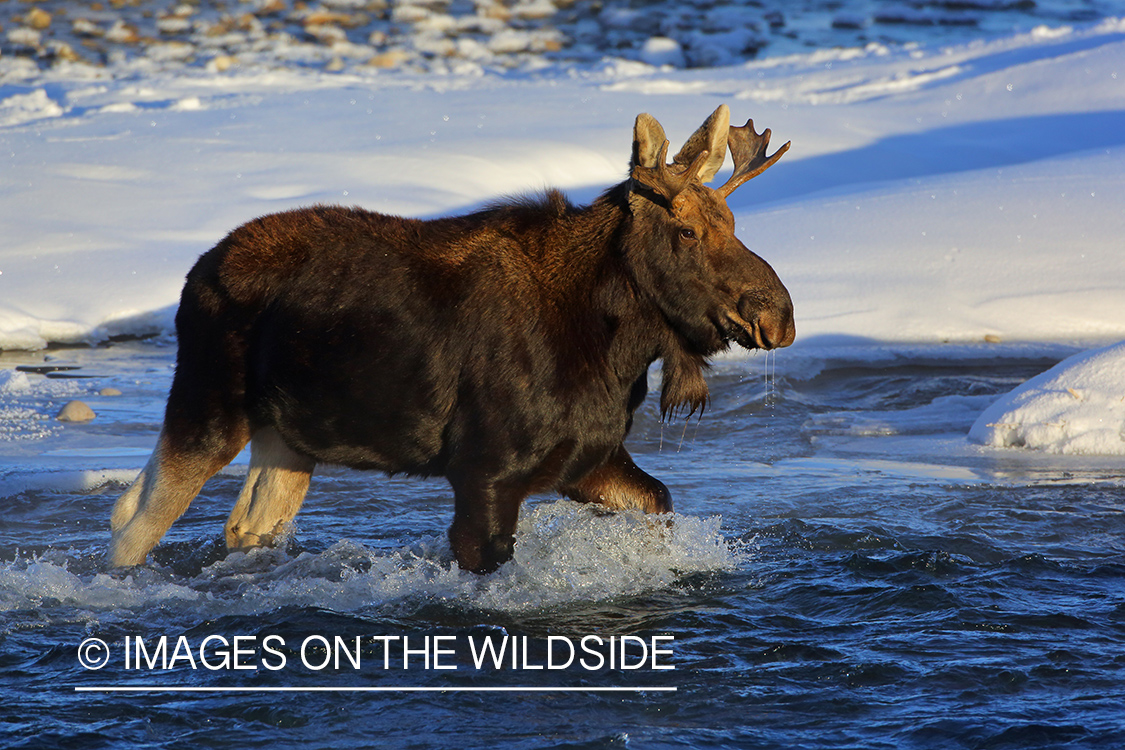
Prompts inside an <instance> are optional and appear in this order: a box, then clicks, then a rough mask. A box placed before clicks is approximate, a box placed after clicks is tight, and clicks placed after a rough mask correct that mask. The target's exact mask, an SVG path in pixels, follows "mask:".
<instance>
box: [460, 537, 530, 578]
mask: <svg viewBox="0 0 1125 750" xmlns="http://www.w3.org/2000/svg"><path fill="white" fill-rule="evenodd" d="M450 536H451V537H452V536H453V535H452V534H451V535H450ZM452 541H453V554H454V555H456V557H457V565H458V566H460V567H461V569H462V570H468V571H472V572H473V573H479V574H484V573H491V572H492V571H494V570H496V569H497V568H499V567H500V566H501V565H503V564H504V563H506V562H508V561H509V560H511V559H512V550H513V548H514V546H515V537H514V536H513V535H511V534H498V535H496V536H494V537H491V538H489V539H487V540H485V541H484V542H483V543H478V544H458V543H457V541H458V540H457V539H455V538H454V539H453V540H452Z"/></svg>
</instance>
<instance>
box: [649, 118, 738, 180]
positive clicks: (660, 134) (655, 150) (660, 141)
mask: <svg viewBox="0 0 1125 750" xmlns="http://www.w3.org/2000/svg"><path fill="white" fill-rule="evenodd" d="M723 132H724V133H725V132H726V131H725V130H724V131H723ZM666 140H668V139H667V138H665V137H664V128H662V127H660V123H658V122H657V121H656V118H655V117H653V116H652V115H650V114H648V113H644V112H642V113H641V114H639V115H637V122H636V124H634V125H633V162H632V164H630V165H629V166H630V171H632V167H646V168H647V169H653V168H655V167H656V166H657V162H658V160H659V159H660V150H661V148H662V147H663V146H664V142H665V141H666Z"/></svg>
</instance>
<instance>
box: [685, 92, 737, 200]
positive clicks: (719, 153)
mask: <svg viewBox="0 0 1125 750" xmlns="http://www.w3.org/2000/svg"><path fill="white" fill-rule="evenodd" d="M729 132H730V108H729V107H727V105H725V104H720V105H719V107H718V109H716V110H715V111H714V112H712V113H711V116H710V117H708V118H707V119H706V120H705V121H704V123H703V124H702V125H700V126H699V130H696V131H695V133H693V134H692V136H691V138H688V139H687V143H685V144H684V147H683V148H681V149H680V153H678V154H676V156H675V158H673V159H672V161H673V162H675V163H676V164H679V165H681V166H682V167H687V166H688V165H689V164H692V163H693V162H694V161H695V160H696V159H697V158H698V157H699V155H700V154H701V153H703V152H704V151H707V152H708V153H709V156H708V157H707V160H706V161H705V162H704V163H703V167H702V169H700V171H699V181H700V182H710V180H711V178H713V177H714V176H715V174H716V173H717V172H718V171H719V169H721V168H722V166H723V161H724V160H725V159H726V158H727V134H728V133H729Z"/></svg>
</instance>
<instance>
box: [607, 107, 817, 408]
mask: <svg viewBox="0 0 1125 750" xmlns="http://www.w3.org/2000/svg"><path fill="white" fill-rule="evenodd" d="M769 141H770V130H769V129H768V128H767V129H766V130H765V132H763V133H761V134H758V133H756V132H755V131H754V122H753V120H748V121H747V122H746V124H745V125H743V126H742V127H731V126H730V110H729V109H728V108H727V106H726V105H725V104H724V105H721V106H720V107H719V108H718V109H716V110H715V111H714V112H713V113H712V114H711V116H710V117H709V118H707V120H706V121H705V122H704V123H703V125H702V126H700V128H699V129H698V130H697V131H696V132H695V133H694V134H693V135H692V136H691V138H689V139H688V140H687V142H686V143H685V144H684V146H683V148H681V149H680V151H679V153H677V154H676V156H675V157H674V158H673V159H672V162H671V163H668V162H667V158H668V140H667V138H666V137H665V135H664V129H663V128H662V127H661V126H660V123H659V122H657V121H656V120H655V119H654V118H653V117H652V116H651V115H648V114H641V115H639V116H638V117H637V120H636V124H635V126H634V130H633V158H632V164H631V183H632V190H631V195H630V200H629V203H630V208H631V210H632V212H633V214H634V216H636V217H638V221H637V224H638V226H640V227H643V228H644V229H643V231H638V232H636V233H634V235H633V236H632V237H631V238H630V241H629V243H628V250H627V255H628V257H629V260H630V265H631V268H632V271H633V274H634V276H635V278H636V279H637V282H638V285H639V286H640V288H641V289H642V290H643V291H644V293H645V294H646V295H648V296H649V297H650V298H651V299H652V300H653V301H654V302H655V304H656V305H657V307H659V309H660V311H661V312H662V313H663V315H664V317H665V319H666V320H667V321H668V323H669V324H670V326H671V327H672V329H673V330H675V331H676V333H677V334H679V339H680V341H679V342H678V343H679V344H680V347H679V349H680V350H679V351H676V352H669V351H665V352H664V360H665V366H664V369H665V381H666V382H665V394H664V398H663V399H662V408H663V409H664V411H665V412H667V411H669V410H671V409H674V408H675V407H676V406H679V405H685V406H688V407H690V410H691V411H693V412H694V411H695V410H696V408H698V407H700V406H702V405H703V403H705V402H706V398H707V391H706V384H705V383H703V380H702V375H701V372H700V370H701V367H702V363H703V359H704V358H705V357H707V356H708V355H711V354H714V353H716V352H718V351H721V350H723V349H725V348H726V347H727V346H728V345H729V344H730V342H735V343H737V344H739V345H741V346H743V347H745V348H746V349H775V348H778V347H783V346H788V345H789V344H791V343H793V339H794V337H795V336H796V329H795V327H794V324H793V302H792V300H791V299H790V297H789V292H788V291H787V290H786V288H785V286H784V285H783V284H782V283H781V280H780V279H779V278H778V277H777V274H776V273H775V272H774V270H773V269H772V268H771V267H770V266H769V264H768V263H766V262H765V261H764V260H762V259H761V258H759V257H758V256H757V255H755V254H754V253H752V252H751V251H750V250H749V249H747V247H746V246H745V245H744V244H742V242H741V241H740V240H739V239H738V237H736V236H735V234H734V216H733V214H732V213H731V210H730V208H729V207H728V206H727V202H726V201H727V198H728V197H729V196H730V195H731V193H733V192H734V191H735V190H736V189H737V188H738V187H739V186H740V185H742V184H743V183H745V182H747V181H748V180H750V179H752V178H753V177H756V176H758V175H760V174H761V173H762V172H764V171H765V170H766V169H768V168H769V167H771V166H772V165H773V164H774V163H776V162H777V160H778V159H780V158H781V156H782V155H783V154H784V153H785V152H786V151H788V150H789V143H786V144H785V145H784V146H782V147H781V148H779V149H778V150H777V151H776V152H774V153H773V155H770V156H767V151H768V147H769ZM728 147H729V149H730V152H731V156H732V158H733V161H734V172H733V174H732V175H731V176H730V179H728V180H727V181H726V183H725V184H723V185H722V186H721V187H719V188H716V189H712V188H709V187H707V186H706V185H705V184H704V183H707V182H709V181H711V180H712V179H713V178H714V176H715V174H716V173H717V172H718V171H719V169H720V168H721V167H722V165H723V162H724V160H725V159H726V152H727V149H728ZM693 365H694V366H693ZM669 389H672V392H670V390H669Z"/></svg>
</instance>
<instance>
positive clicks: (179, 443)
mask: <svg viewBox="0 0 1125 750" xmlns="http://www.w3.org/2000/svg"><path fill="white" fill-rule="evenodd" d="M769 137H770V131H769V130H766V131H764V133H762V134H761V135H759V134H757V133H756V132H755V131H754V127H753V123H752V122H747V124H746V125H744V126H742V127H731V126H730V112H729V110H728V109H727V107H726V106H721V107H719V108H718V109H717V110H715V112H714V113H713V114H712V115H711V116H710V117H709V118H708V119H707V121H706V122H704V123H703V125H702V126H701V127H700V128H699V130H698V131H696V132H695V134H694V135H692V136H691V138H689V139H688V140H687V143H685V144H684V146H683V148H682V149H680V151H679V152H678V153H677V154H676V156H675V157H674V158H673V159H672V161H671V162H670V163H669V162H668V161H667V152H668V141H667V140H666V139H665V137H664V130H663V128H661V126H660V124H659V123H658V122H657V121H656V120H655V119H653V118H652V117H651V116H649V115H647V114H642V115H640V116H638V117H637V120H636V125H635V126H634V130H633V153H632V159H631V163H630V173H629V178H628V179H626V180H625V181H624V182H622V183H621V184H619V185H617V186H615V187H612V188H610V189H609V190H607V191H606V192H605V193H604V194H603V195H602V196H601V197H600V198H598V199H597V200H596V201H594V202H593V203H592V204H591V205H589V206H585V207H581V208H578V207H575V206H572V205H570V204H569V203H568V202H567V201H566V199H565V198H564V197H563V196H562V195H561V194H560V193H558V192H555V191H551V192H548V193H547V194H546V195H544V196H543V197H542V198H541V199H538V200H534V201H532V200H513V201H508V202H505V203H500V204H498V205H496V206H494V207H491V208H488V209H485V210H483V211H479V212H477V213H474V214H470V215H468V216H458V217H451V218H444V219H436V220H432V221H419V220H415V219H403V218H399V217H394V216H384V215H381V214H376V213H372V212H369V211H363V210H360V209H357V208H340V207H327V206H317V207H313V208H305V209H300V210H296V211H290V212H287V213H280V214H274V215H271V216H264V217H262V218H259V219H255V220H254V221H251V222H249V223H248V224H245V225H243V226H241V227H239V228H238V229H235V230H234V231H233V232H231V233H230V234H229V235H228V236H227V237H225V238H224V239H223V240H222V241H221V242H219V244H218V245H216V246H215V247H214V248H213V249H211V250H210V251H208V252H207V253H205V254H204V255H203V256H202V257H201V258H200V259H199V261H198V262H197V263H196V265H195V267H194V268H192V270H191V272H190V273H189V274H188V277H187V282H186V284H185V285H184V290H183V296H182V298H181V302H180V307H179V311H178V313H177V315H176V332H177V335H178V339H179V351H178V355H177V361H176V374H175V377H174V379H173V381H172V387H171V391H170V393H169V395H168V404H167V409H166V412H165V417H164V427H163V430H162V432H161V434H160V437H159V440H158V441H157V445H156V449H155V450H154V451H153V454H152V456H151V457H150V458H149V460H148V463H147V465H146V466H145V468H144V470H143V471H141V473H140V475H139V476H138V477H137V479H136V481H134V482H133V484H132V485H131V486H130V487H129V488H128V489H127V490H126V491H125V493H124V494H123V495H122V496H121V497H120V498H119V499H118V501H117V504H116V506H115V507H114V509H113V516H112V519H111V527H112V532H113V538H112V541H111V546H110V561H111V563H112V564H113V565H117V566H124V565H136V564H140V563H143V562H144V560H145V558H146V556H147V555H148V552H149V550H151V549H152V547H153V546H154V545H155V544H156V543H157V542H158V541H160V539H161V537H162V536H163V535H164V533H165V532H166V531H167V530H168V528H169V527H170V526H171V525H172V523H173V522H174V521H175V520H176V519H177V518H178V517H179V516H180V515H181V514H182V513H183V512H184V510H185V509H186V508H187V507H188V505H189V504H190V503H191V501H192V499H193V498H194V497H195V496H196V494H197V493H198V492H199V490H200V489H201V487H202V486H203V483H204V482H205V481H206V480H207V479H208V478H210V477H211V476H212V475H213V474H214V473H215V472H217V471H218V470H219V469H221V468H222V467H223V466H225V465H226V464H227V463H228V462H230V461H231V460H232V459H233V458H234V457H235V456H236V455H237V454H238V453H239V451H241V450H242V448H243V447H244V446H245V445H246V443H247V442H248V441H249V442H250V446H251V455H250V468H249V473H248V474H247V477H246V484H245V486H244V487H243V489H242V491H241V493H240V494H239V497H238V500H237V501H236V502H235V505H234V510H233V511H232V512H231V515H230V518H229V519H228V520H227V523H226V542H227V546H228V548H230V549H241V548H247V547H253V546H257V545H263V544H269V543H270V542H271V541H272V540H273V539H274V538H276V537H277V536H278V535H279V534H280V533H281V532H282V531H283V530H284V529H285V528H286V526H287V525H288V524H289V522H290V521H291V520H292V518H293V516H294V515H296V513H297V511H298V509H299V508H300V506H301V502H302V500H303V499H304V496H305V492H306V490H307V489H308V486H309V478H310V476H311V475H312V471H313V468H314V467H315V466H316V464H318V463H322V462H324V463H334V464H343V465H346V466H351V467H356V468H361V469H380V470H382V471H385V472H402V473H407V474H413V475H420V476H444V477H446V478H447V479H448V480H449V483H450V485H451V486H452V488H453V495H454V511H453V525H452V527H451V528H450V530H449V539H450V542H451V544H452V548H453V552H454V554H455V555H456V557H457V562H458V564H459V565H460V566H461V567H462V568H466V569H468V570H473V571H477V572H486V571H489V570H492V569H494V568H496V567H497V566H498V565H500V564H501V563H503V562H505V561H506V560H508V559H509V558H510V557H511V556H512V546H513V543H514V538H513V534H514V532H515V528H516V520H517V515H518V513H519V508H520V503H521V502H522V501H523V499H524V498H525V497H527V496H528V495H529V494H531V493H533V492H542V491H556V492H560V493H562V494H563V495H566V496H567V497H570V498H572V499H574V500H577V501H580V502H593V503H600V504H602V505H604V506H607V507H609V508H641V509H643V510H645V511H647V512H666V511H670V510H671V509H672V500H671V497H670V495H669V493H668V490H667V488H665V486H664V485H663V484H662V483H661V482H659V481H658V480H656V479H654V478H653V477H651V476H649V475H648V474H646V473H645V472H643V471H641V469H639V468H638V467H637V466H636V464H634V463H633V460H632V459H631V458H630V456H629V453H628V452H627V451H626V450H625V447H624V445H623V443H622V441H623V440H624V438H625V436H626V435H627V434H628V432H629V428H630V426H631V424H632V419H633V412H634V411H635V410H636V409H637V407H638V406H639V405H640V403H641V401H642V400H643V399H644V397H645V393H646V390H647V385H646V384H647V378H646V373H647V371H648V368H649V366H650V365H651V364H652V363H653V362H655V361H656V360H662V366H663V373H664V377H663V387H662V392H661V395H660V405H661V409H662V411H663V412H664V413H665V414H668V413H671V412H675V411H677V410H685V411H687V412H689V413H690V412H694V411H696V410H697V409H700V408H702V407H703V406H704V405H705V404H706V402H707V396H708V394H707V385H706V383H705V381H704V379H703V371H704V368H705V366H706V361H707V357H708V356H710V355H712V354H715V353H717V352H719V351H722V350H724V349H726V348H727V347H728V346H729V345H730V343H731V342H735V343H737V344H739V345H741V346H743V347H746V348H748V349H753V348H760V349H773V348H775V347H781V346H788V345H789V344H790V343H792V341H793V337H794V327H793V305H792V302H791V300H790V298H789V293H788V291H786V289H785V287H784V286H783V285H782V283H781V281H780V280H779V279H778V277H777V274H775V273H774V271H773V269H772V268H770V266H769V265H768V264H767V263H766V262H765V261H763V260H762V259H761V258H759V257H758V256H756V255H754V254H753V253H752V252H750V251H749V250H748V249H747V248H746V247H745V246H744V245H743V244H742V243H741V242H740V241H739V240H738V238H736V237H735V236H734V218H733V216H732V215H731V212H730V209H729V208H728V207H727V205H726V199H727V197H728V196H729V195H730V194H731V193H732V192H733V191H734V190H735V189H736V188H737V187H738V186H739V185H741V184H742V183H744V182H746V181H747V180H749V179H751V178H752V177H755V176H757V175H759V174H761V173H762V172H763V171H765V170H766V169H767V168H769V167H770V166H771V165H773V164H774V163H775V162H776V161H777V160H778V159H779V158H780V157H781V155H782V154H783V153H784V152H785V151H786V149H787V148H788V145H789V144H786V145H785V146H782V147H781V148H780V149H779V150H778V151H777V152H775V153H774V154H772V155H769V156H767V147H768V144H769ZM728 148H729V149H730V152H731V156H732V159H733V161H734V173H733V175H732V176H731V178H730V179H729V180H728V181H727V182H726V184H724V185H722V186H721V187H719V188H717V189H711V188H708V187H706V186H705V184H704V183H706V182H708V181H709V180H711V179H712V178H713V177H714V176H715V173H716V172H718V170H719V168H720V167H721V166H722V164H723V161H724V160H725V158H726V152H727V149H728ZM326 360H327V361H332V362H335V363H337V364H338V365H339V366H337V367H333V368H329V369H325V368H323V367H321V366H320V365H321V363H323V362H324V361H326Z"/></svg>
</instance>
